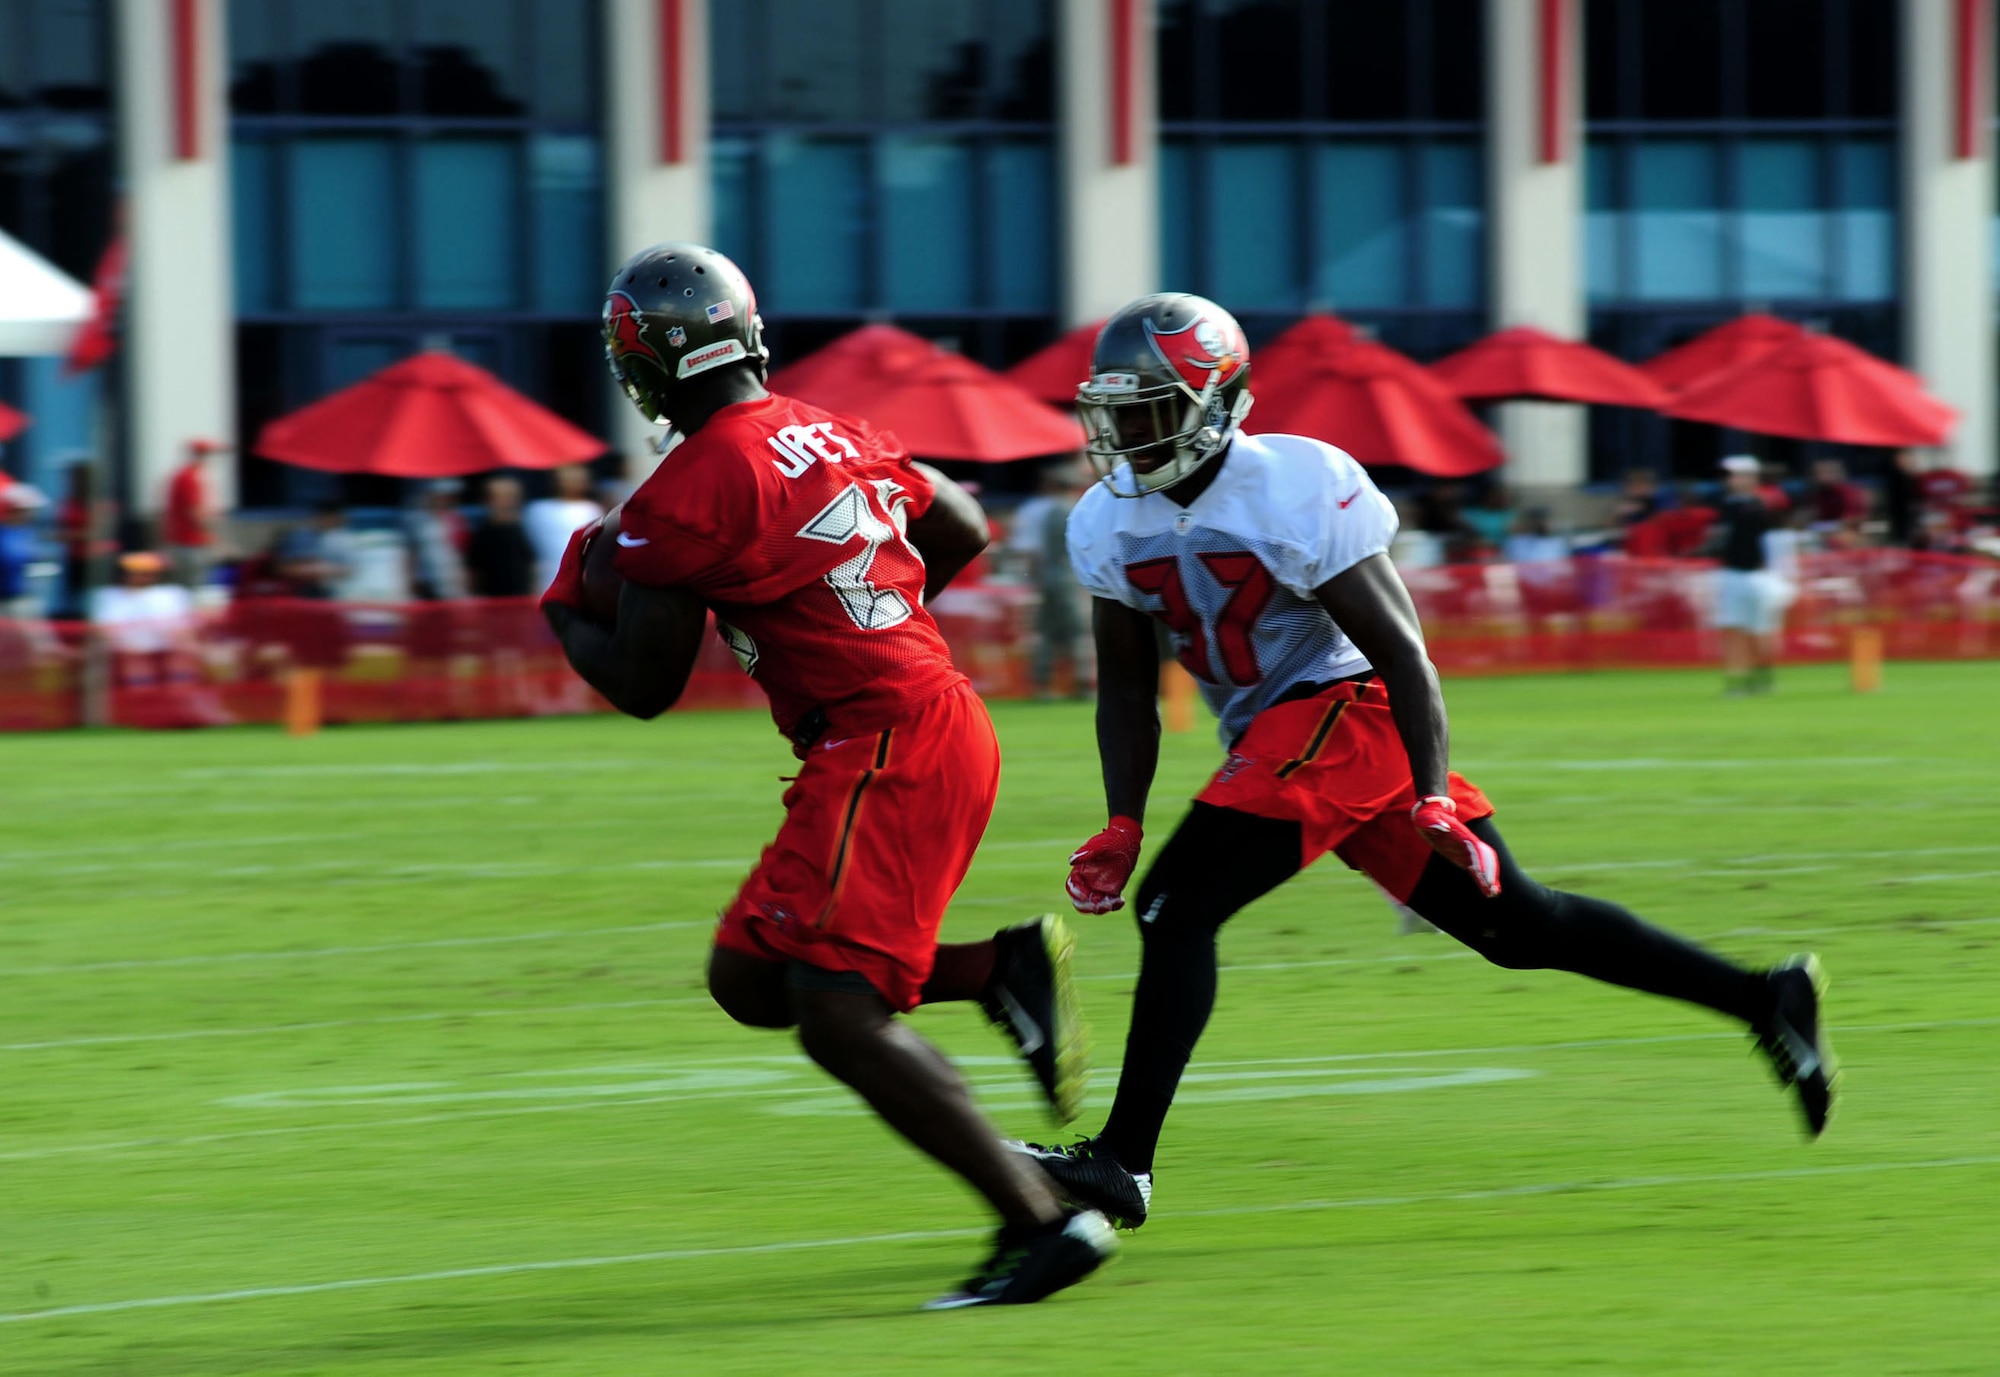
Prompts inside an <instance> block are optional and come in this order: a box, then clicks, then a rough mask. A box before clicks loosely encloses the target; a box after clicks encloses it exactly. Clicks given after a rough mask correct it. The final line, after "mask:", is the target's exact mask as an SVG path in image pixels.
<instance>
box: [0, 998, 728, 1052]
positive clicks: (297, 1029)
mask: <svg viewBox="0 0 2000 1377" xmlns="http://www.w3.org/2000/svg"><path fill="white" fill-rule="evenodd" d="M712 1002H713V1001H712V1000H711V999H710V998H709V997H708V996H707V995H675V996H670V997H665V998H661V999H614V1000H595V1001H592V1002H590V1003H585V1004H536V1005H524V1006H522V1007H521V1008H518V1009H433V1010H430V1011H429V1012H427V1013H420V1014H382V1015H379V1016H377V1017H374V1018H327V1019H318V1020H315V1021H313V1022H309V1023H269V1024H264V1025H263V1026H261V1027H258V1026H252V1027H247V1028H183V1029H181V1030H179V1031H178V1032H171V1033H102V1034H98V1035H95V1036H90V1037H74V1038H50V1039H48V1040H47V1041H45V1042H0V1052H47V1051H53V1050H57V1049H60V1048H64V1047H115V1046H121V1045H124V1044H127V1043H135V1042H184V1041H191V1040H196V1039H206V1038H247V1037H269V1036H273V1035H280V1034H285V1033H317V1032H324V1031H326V1030H328V1029H332V1028H376V1027H385V1026H389V1025H393V1024H399V1023H446V1022H450V1021H451V1020H453V1019H461V1018H463V1019H484V1018H537V1017H545V1016H547V1015H551V1014H580V1013H602V1012H605V1011H608V1010H612V1009H657V1008H661V1007H663V1006H667V1005H675V1004H709V1003H712Z"/></svg>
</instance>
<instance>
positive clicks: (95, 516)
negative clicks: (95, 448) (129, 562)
mask: <svg viewBox="0 0 2000 1377" xmlns="http://www.w3.org/2000/svg"><path fill="white" fill-rule="evenodd" d="M113 515H114V513H113V511H112V509H111V504H110V503H108V502H105V501H102V500H100V499H99V498H98V496H97V466H96V465H94V464H92V463H91V462H90V460H88V459H78V460H76V461H74V462H73V463H71V464H70V466H69V491H68V492H67V493H66V494H65V495H64V497H63V503H62V506H61V508H60V509H59V510H58V511H57V513H56V539H57V541H58V542H60V543H61V545H62V553H63V588H62V599H61V602H60V604H59V606H58V608H57V614H58V615H59V616H63V617H84V616H87V615H88V614H89V611H90V590H91V589H92V588H95V587H97V586H98V585H99V584H101V583H103V582H104V574H105V570H104V567H103V566H104V564H105V562H106V561H107V560H108V559H109V557H110V556H111V555H112V554H113V553H115V552H116V550H117V546H115V545H113V544H112V543H111V541H110V540H109V539H108V538H107V537H106V535H105V533H106V532H107V531H109V530H110V529H111V525H112V518H113Z"/></svg>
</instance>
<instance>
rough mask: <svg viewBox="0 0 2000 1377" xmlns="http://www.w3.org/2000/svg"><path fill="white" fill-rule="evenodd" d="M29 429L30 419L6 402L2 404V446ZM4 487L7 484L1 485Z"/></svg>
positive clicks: (0, 434) (0, 413)
mask: <svg viewBox="0 0 2000 1377" xmlns="http://www.w3.org/2000/svg"><path fill="white" fill-rule="evenodd" d="M27 428H28V417H27V416H26V415H25V414H24V413H22V412H19V411H16V410H14V408H13V407H11V406H9V405H7V403H5V402H0V444H5V443H6V442H7V441H9V440H11V439H13V438H14V437H15V436H16V435H19V434H20V433H21V432H22V431H24V430H26V429H27ZM4 486H5V484H0V487H4Z"/></svg>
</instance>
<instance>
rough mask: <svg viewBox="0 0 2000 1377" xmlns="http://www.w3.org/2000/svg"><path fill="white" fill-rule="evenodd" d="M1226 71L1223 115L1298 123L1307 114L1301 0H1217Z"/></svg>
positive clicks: (1218, 45) (1223, 75)
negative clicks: (1302, 75) (1304, 97)
mask: <svg viewBox="0 0 2000 1377" xmlns="http://www.w3.org/2000/svg"><path fill="white" fill-rule="evenodd" d="M1211 4H1212V5H1213V8H1214V14H1215V21H1214V22H1215V29H1214V33H1215V47H1216V55H1217V57H1218V58H1219V59H1220V63H1221V68H1220V72H1219V76H1220V77H1221V93H1220V94H1221V102H1220V108H1219V110H1218V112H1217V113H1218V114H1219V115H1220V116H1221V117H1222V118H1223V119H1229V120H1295V119H1298V118H1300V117H1301V116H1302V115H1304V113H1305V105H1304V99H1303V95H1304V91H1303V84H1302V82H1301V81H1300V72H1301V69H1302V68H1303V66H1304V37H1305V35H1304V32H1303V28H1302V25H1301V24H1300V13H1299V11H1300V4H1301V0H1211Z"/></svg>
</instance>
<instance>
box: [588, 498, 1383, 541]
mask: <svg viewBox="0 0 2000 1377" xmlns="http://www.w3.org/2000/svg"><path fill="white" fill-rule="evenodd" d="M1359 496H1361V489H1359V488H1356V489H1355V490H1354V491H1353V492H1351V493H1349V494H1348V495H1347V496H1345V497H1343V498H1341V499H1340V509H1341V510H1342V511H1343V512H1344V511H1346V510H1347V504H1348V503H1350V502H1352V501H1353V500H1354V499H1355V498H1357V497H1359ZM618 538H619V539H620V540H623V539H624V538H625V537H624V536H619V537H618Z"/></svg>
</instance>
